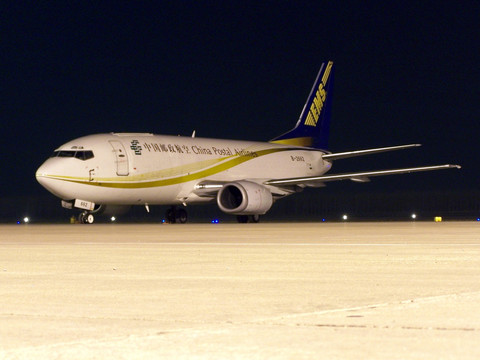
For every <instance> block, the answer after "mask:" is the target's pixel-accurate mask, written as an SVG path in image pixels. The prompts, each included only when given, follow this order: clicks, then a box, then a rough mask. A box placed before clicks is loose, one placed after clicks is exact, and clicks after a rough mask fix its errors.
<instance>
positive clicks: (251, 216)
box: [248, 214, 260, 223]
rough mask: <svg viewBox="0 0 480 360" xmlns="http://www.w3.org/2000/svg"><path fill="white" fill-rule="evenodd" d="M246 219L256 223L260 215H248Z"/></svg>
mask: <svg viewBox="0 0 480 360" xmlns="http://www.w3.org/2000/svg"><path fill="white" fill-rule="evenodd" d="M248 221H249V222H252V223H258V222H259V221H260V215H258V214H255V215H250V216H249V217H248Z"/></svg>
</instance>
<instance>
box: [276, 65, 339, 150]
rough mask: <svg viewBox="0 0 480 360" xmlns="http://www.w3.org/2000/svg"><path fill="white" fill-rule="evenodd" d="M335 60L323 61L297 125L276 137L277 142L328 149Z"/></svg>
mask: <svg viewBox="0 0 480 360" xmlns="http://www.w3.org/2000/svg"><path fill="white" fill-rule="evenodd" d="M332 93H333V61H329V62H328V63H327V64H325V63H323V64H322V66H321V67H320V71H319V72H318V75H317V78H316V79H315V83H314V84H313V87H312V90H311V91H310V95H309V96H308V98H307V102H306V103H305V106H304V107H303V110H302V114H301V115H300V119H298V122H297V125H295V127H294V128H293V129H292V130H290V131H288V132H286V133H285V134H282V135H280V136H278V137H276V138H275V139H272V140H270V142H272V143H276V144H287V145H298V146H308V147H314V148H318V149H327V145H328V134H329V129H330V118H331V112H332Z"/></svg>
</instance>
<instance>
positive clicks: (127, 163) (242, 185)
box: [36, 61, 460, 223]
mask: <svg viewBox="0 0 480 360" xmlns="http://www.w3.org/2000/svg"><path fill="white" fill-rule="evenodd" d="M333 73H334V71H333V62H332V61H329V62H326V63H323V64H322V65H321V67H320V70H319V72H318V74H317V77H316V78H315V82H314V84H313V87H312V89H311V91H310V94H309V96H308V98H307V101H306V103H305V106H304V107H303V110H302V112H301V114H300V118H299V119H298V121H297V122H296V125H295V127H294V128H292V129H291V130H289V131H287V132H285V133H283V134H281V135H279V136H277V137H276V138H274V139H272V140H270V141H269V142H253V141H238V140H222V139H208V138H196V137H193V136H192V137H181V136H167V135H154V134H147V133H110V134H97V135H89V136H85V137H81V138H78V139H75V140H72V141H70V142H68V143H66V144H64V145H62V146H60V147H59V148H58V149H57V150H56V151H55V152H54V154H53V156H52V157H50V158H49V159H48V160H47V161H45V162H44V164H43V165H42V166H40V168H39V169H38V170H37V173H36V177H37V180H38V182H39V183H40V184H41V185H43V186H44V187H45V188H46V189H47V190H49V191H50V192H51V193H53V194H54V195H56V196H58V197H59V198H61V199H62V200H63V201H62V206H64V207H66V208H79V209H82V210H83V212H82V213H81V214H80V216H79V221H80V222H84V223H92V222H93V221H94V216H93V213H97V212H102V211H107V209H108V208H110V209H113V208H115V207H122V208H124V207H125V206H127V207H128V206H130V205H145V207H146V209H147V211H149V205H173V207H172V208H170V209H169V210H167V213H166V218H167V220H168V221H169V222H177V220H178V222H181V223H183V222H185V221H186V220H187V214H186V211H185V209H183V208H180V209H177V208H176V205H180V204H182V205H187V204H193V203H205V202H211V201H215V200H216V201H217V205H218V207H219V209H220V210H221V211H223V212H224V213H226V214H231V215H237V219H238V221H240V222H245V221H253V222H257V221H258V219H259V215H263V214H265V213H266V212H268V211H269V210H270V208H271V207H272V204H273V202H274V201H275V200H277V199H279V198H281V197H284V196H286V195H290V194H293V193H295V192H297V191H299V190H301V189H303V188H304V187H321V186H325V183H326V182H329V181H341V180H347V179H349V180H352V181H355V182H367V181H369V179H370V178H371V177H375V176H385V175H397V174H406V173H413V172H420V171H432V170H442V169H452V168H457V169H458V168H460V166H459V165H450V164H444V165H435V166H422V167H415V168H403V169H391V170H376V171H361V172H355V173H346V174H332V175H330V174H329V175H324V174H325V173H326V172H327V171H329V170H330V168H331V166H332V161H334V160H339V159H344V158H349V157H356V156H363V155H370V154H375V153H382V152H386V151H396V150H401V149H408V148H413V147H418V146H419V144H408V145H399V146H390V147H382V148H374V149H365V150H355V151H348V152H340V153H330V152H328V151H326V150H324V149H327V148H328V147H327V146H328V136H329V126H330V118H331V108H332V88H333V86H332V84H333Z"/></svg>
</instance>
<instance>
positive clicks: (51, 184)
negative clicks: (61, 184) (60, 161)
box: [35, 160, 56, 194]
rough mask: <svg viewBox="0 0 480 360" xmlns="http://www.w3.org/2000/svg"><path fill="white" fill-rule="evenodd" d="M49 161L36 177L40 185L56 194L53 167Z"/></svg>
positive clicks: (40, 168)
mask: <svg viewBox="0 0 480 360" xmlns="http://www.w3.org/2000/svg"><path fill="white" fill-rule="evenodd" d="M48 162H49V160H47V161H45V162H44V163H43V164H42V165H41V166H40V167H39V168H38V169H37V172H36V173H35V177H36V179H37V181H38V183H39V184H40V185H42V186H43V187H44V188H45V189H47V190H48V191H50V192H51V193H53V194H56V186H55V185H56V184H55V183H56V182H55V180H54V179H52V178H51V174H52V172H51V166H50V165H49V164H48Z"/></svg>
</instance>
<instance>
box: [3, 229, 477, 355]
mask: <svg viewBox="0 0 480 360" xmlns="http://www.w3.org/2000/svg"><path fill="white" fill-rule="evenodd" d="M0 321H1V326H0V358H1V359H97V358H98V359H104V358H110V359H113V358H116V359H158V358H176V359H182V358H185V359H206V358H208V359H265V358H269V359H293V358H294V359H311V358H328V359H358V358H368V359H385V358H388V359H478V358H480V223H476V222H442V223H434V222H405V223H396V222H392V223H270V224H266V223H265V224H263V223H260V224H186V225H152V224H146V225H120V224H94V225H57V226H50V225H32V224H30V225H15V226H14V225H4V226H0Z"/></svg>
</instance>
